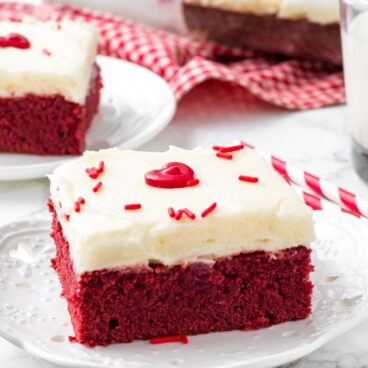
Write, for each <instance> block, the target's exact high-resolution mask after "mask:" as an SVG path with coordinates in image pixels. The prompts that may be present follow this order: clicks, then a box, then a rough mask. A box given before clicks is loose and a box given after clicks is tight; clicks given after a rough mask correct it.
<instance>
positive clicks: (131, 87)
mask: <svg viewBox="0 0 368 368" xmlns="http://www.w3.org/2000/svg"><path fill="white" fill-rule="evenodd" d="M97 63H98V64H99V66H100V67H101V74H102V80H103V84H104V87H103V89H102V91H101V92H102V94H101V102H100V112H99V113H98V115H96V116H95V118H94V120H93V122H92V126H91V128H90V129H89V131H88V132H87V137H86V138H87V147H86V149H87V150H98V149H102V148H110V147H115V146H116V147H118V148H121V149H135V148H138V147H139V146H141V145H143V144H144V143H146V142H147V141H149V140H150V139H152V138H153V137H155V136H156V135H157V134H159V133H160V132H161V130H163V129H164V128H165V127H166V126H167V125H168V124H169V123H170V121H171V119H172V118H173V116H174V114H175V110H176V99H175V96H174V94H173V92H172V90H171V88H170V86H169V85H168V84H167V82H166V81H164V80H163V79H162V78H161V77H159V76H158V75H156V74H155V73H153V72H151V71H150V70H148V69H146V68H143V67H141V66H139V65H136V64H133V63H129V62H127V61H123V60H119V59H115V58H111V57H108V56H98V57H97ZM75 157H78V156H39V155H30V154H19V153H3V152H0V181H7V180H23V179H34V178H41V177H44V176H45V175H47V174H49V173H51V172H52V171H53V170H54V169H55V168H56V167H57V166H58V165H59V164H60V163H62V162H64V161H65V160H70V159H73V158H75Z"/></svg>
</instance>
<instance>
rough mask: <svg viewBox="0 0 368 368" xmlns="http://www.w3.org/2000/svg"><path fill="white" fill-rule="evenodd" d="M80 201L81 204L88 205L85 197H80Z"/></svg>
mask: <svg viewBox="0 0 368 368" xmlns="http://www.w3.org/2000/svg"><path fill="white" fill-rule="evenodd" d="M78 201H79V203H80V204H85V203H86V200H85V199H84V198H83V197H79V199H78Z"/></svg>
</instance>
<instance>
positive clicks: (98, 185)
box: [92, 181, 102, 193]
mask: <svg viewBox="0 0 368 368" xmlns="http://www.w3.org/2000/svg"><path fill="white" fill-rule="evenodd" d="M101 187H102V181H99V182H98V183H97V184H96V185H95V186H94V187H93V188H92V190H93V191H94V192H95V193H97V192H98V191H99V190H100V189H101Z"/></svg>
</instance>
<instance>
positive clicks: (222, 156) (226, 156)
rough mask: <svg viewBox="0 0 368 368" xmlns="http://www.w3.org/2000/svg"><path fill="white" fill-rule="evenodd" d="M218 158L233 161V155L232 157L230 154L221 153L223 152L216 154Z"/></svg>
mask: <svg viewBox="0 0 368 368" xmlns="http://www.w3.org/2000/svg"><path fill="white" fill-rule="evenodd" d="M216 156H217V157H218V158H224V159H226V160H232V159H233V155H230V154H228V153H225V152H221V151H219V152H217V153H216Z"/></svg>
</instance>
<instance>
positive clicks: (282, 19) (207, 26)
mask: <svg viewBox="0 0 368 368" xmlns="http://www.w3.org/2000/svg"><path fill="white" fill-rule="evenodd" d="M184 17H185V21H186V24H187V27H188V29H189V30H190V31H193V32H195V33H199V34H204V35H205V36H207V37H208V38H210V39H211V40H213V41H216V42H220V43H224V44H226V45H230V46H235V47H241V48H250V49H254V50H259V51H263V52H268V53H273V54H284V55H288V56H293V57H298V58H306V59H313V60H321V61H327V62H329V63H334V64H342V52H341V41H340V26H339V21H340V13H339V1H338V0H271V1H254V0H240V1H239V0H221V1H218V0H184Z"/></svg>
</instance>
